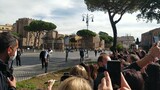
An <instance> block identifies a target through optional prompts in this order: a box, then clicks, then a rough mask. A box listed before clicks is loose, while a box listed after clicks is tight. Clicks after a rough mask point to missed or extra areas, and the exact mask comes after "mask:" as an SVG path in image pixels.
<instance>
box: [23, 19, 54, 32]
mask: <svg viewBox="0 0 160 90" xmlns="http://www.w3.org/2000/svg"><path fill="white" fill-rule="evenodd" d="M56 28H57V26H56V25H55V24H53V23H50V22H45V21H42V20H34V21H32V22H31V23H30V24H29V26H25V27H24V30H27V31H33V32H37V31H44V30H46V31H49V30H53V29H56Z"/></svg>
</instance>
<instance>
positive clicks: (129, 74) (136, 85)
mask: <svg viewBox="0 0 160 90" xmlns="http://www.w3.org/2000/svg"><path fill="white" fill-rule="evenodd" d="M123 75H124V77H125V79H126V81H127V82H128V84H129V86H130V87H131V89H132V90H144V79H143V75H142V74H141V72H140V71H136V70H134V69H127V70H124V71H123Z"/></svg>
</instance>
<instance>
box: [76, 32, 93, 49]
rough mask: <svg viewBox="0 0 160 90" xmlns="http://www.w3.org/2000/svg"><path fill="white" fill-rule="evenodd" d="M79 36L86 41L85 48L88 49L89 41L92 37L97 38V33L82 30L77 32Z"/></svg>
mask: <svg viewBox="0 0 160 90" xmlns="http://www.w3.org/2000/svg"><path fill="white" fill-rule="evenodd" d="M77 35H78V36H81V37H82V38H83V41H84V46H83V48H88V47H89V45H87V44H88V42H89V39H90V38H91V37H95V36H96V33H95V32H92V31H90V30H87V29H82V30H79V31H77Z"/></svg>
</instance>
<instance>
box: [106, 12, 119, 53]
mask: <svg viewBox="0 0 160 90" xmlns="http://www.w3.org/2000/svg"><path fill="white" fill-rule="evenodd" d="M108 15H109V19H110V23H111V26H112V30H113V37H114V39H113V53H115V52H116V45H117V28H116V23H115V22H114V21H113V17H112V16H111V13H109V12H108Z"/></svg>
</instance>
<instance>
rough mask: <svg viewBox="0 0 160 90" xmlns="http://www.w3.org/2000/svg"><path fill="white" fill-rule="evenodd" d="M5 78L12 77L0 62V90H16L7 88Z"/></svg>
mask: <svg viewBox="0 0 160 90" xmlns="http://www.w3.org/2000/svg"><path fill="white" fill-rule="evenodd" d="M7 77H10V78H11V77H12V74H11V73H10V70H9V67H8V65H6V64H4V63H3V62H2V61H0V90H16V88H14V87H10V86H9V84H8V81H7Z"/></svg>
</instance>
